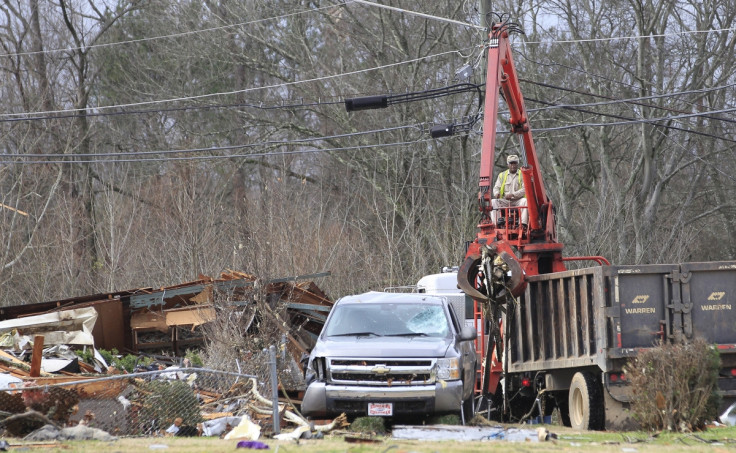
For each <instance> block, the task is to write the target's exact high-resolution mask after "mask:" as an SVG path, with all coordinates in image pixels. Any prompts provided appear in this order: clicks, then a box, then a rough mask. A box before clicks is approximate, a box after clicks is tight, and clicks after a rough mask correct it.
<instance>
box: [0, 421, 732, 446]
mask: <svg viewBox="0 0 736 453" xmlns="http://www.w3.org/2000/svg"><path fill="white" fill-rule="evenodd" d="M538 427H539V426H528V425H526V426H520V425H505V426H504V428H506V429H513V428H517V429H525V430H536V428H538ZM546 428H547V429H548V430H549V431H550V432H551V433H554V434H556V436H557V439H550V440H547V441H542V442H539V441H537V442H532V441H526V442H509V441H501V440H487V441H472V442H470V441H457V440H446V441H421V440H396V439H393V438H392V437H391V436H390V435H387V436H373V437H372V438H371V437H370V436H365V435H359V434H356V433H351V432H346V431H341V432H337V433H333V434H330V435H327V436H325V438H324V439H309V440H299V441H298V442H296V441H278V440H275V439H260V442H262V443H264V444H266V445H267V446H268V447H269V448H268V450H267V451H272V452H280V453H296V452H298V453H318V452H319V453H322V452H328V453H329V452H335V453H342V452H349V453H369V452H376V453H388V452H395V453H404V452H417V453H425V452H426V453H434V452H456V451H462V452H488V451H489V450H493V451H494V453H496V452H501V453H505V452H518V451H526V452H542V451H555V452H557V451H564V452H577V451H579V452H588V451H590V450H592V449H595V450H596V453H606V452H617V453H621V452H623V453H638V452H657V453H663V452H667V453H675V452H679V451H683V452H685V451H687V452H693V451H703V452H705V451H708V452H715V453H721V452H723V453H725V452H734V451H736V428H734V427H729V428H712V429H709V430H707V431H705V432H700V433H683V434H673V433H645V432H625V433H623V432H622V433H616V432H576V431H572V430H570V429H569V428H563V427H559V426H547V427H546ZM5 440H7V441H8V442H9V443H10V446H9V449H8V451H11V452H12V451H23V452H27V451H31V452H37V451H38V452H40V451H44V452H55V451H58V452H69V453H71V452H85V453H86V452H103V451H104V452H109V453H114V452H137V453H141V452H145V451H162V452H163V451H170V452H177V453H178V452H191V453H194V452H219V451H248V450H247V449H237V448H236V447H237V444H238V441H236V440H223V439H215V438H170V437H169V438H160V437H159V438H156V437H144V438H120V439H118V440H117V441H114V442H110V443H105V442H96V441H74V442H46V443H35V444H34V443H27V442H23V441H21V440H18V439H5Z"/></svg>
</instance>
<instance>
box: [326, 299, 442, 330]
mask: <svg viewBox="0 0 736 453" xmlns="http://www.w3.org/2000/svg"><path fill="white" fill-rule="evenodd" d="M449 333H450V329H449V322H448V319H447V316H446V315H445V311H444V310H443V309H442V306H440V305H426V304H421V303H417V304H359V305H357V304H356V305H339V306H337V307H335V308H334V313H333V314H332V317H331V318H330V322H329V323H328V324H327V326H325V335H326V336H328V337H334V336H345V337H347V336H351V335H354V336H356V337H360V336H370V337H373V336H397V337H446V336H447V335H449Z"/></svg>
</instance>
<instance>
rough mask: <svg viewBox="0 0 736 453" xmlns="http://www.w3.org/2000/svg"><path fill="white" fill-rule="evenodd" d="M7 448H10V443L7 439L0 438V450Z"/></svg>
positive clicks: (6, 449)
mask: <svg viewBox="0 0 736 453" xmlns="http://www.w3.org/2000/svg"><path fill="white" fill-rule="evenodd" d="M8 448H10V444H9V443H8V441H7V440H0V451H8Z"/></svg>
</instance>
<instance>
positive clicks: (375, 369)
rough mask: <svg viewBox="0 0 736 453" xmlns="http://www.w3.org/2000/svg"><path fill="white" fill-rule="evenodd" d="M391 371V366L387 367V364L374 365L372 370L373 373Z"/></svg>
mask: <svg viewBox="0 0 736 453" xmlns="http://www.w3.org/2000/svg"><path fill="white" fill-rule="evenodd" d="M389 371H391V368H389V367H387V366H385V365H378V366H375V367H373V369H372V370H371V373H374V374H388V373H389Z"/></svg>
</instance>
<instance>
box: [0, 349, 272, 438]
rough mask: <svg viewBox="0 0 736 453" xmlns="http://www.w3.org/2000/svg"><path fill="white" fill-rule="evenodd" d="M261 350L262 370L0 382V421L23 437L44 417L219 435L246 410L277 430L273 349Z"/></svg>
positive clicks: (138, 432) (124, 430) (172, 370)
mask: <svg viewBox="0 0 736 453" xmlns="http://www.w3.org/2000/svg"><path fill="white" fill-rule="evenodd" d="M261 354H262V355H263V356H264V358H267V359H268V360H267V361H265V363H266V364H267V365H268V369H264V370H259V372H258V373H257V374H258V375H260V376H261V377H260V378H259V377H258V376H256V375H251V374H244V373H237V372H227V371H219V370H214V369H207V368H181V367H169V368H167V369H163V370H156V371H147V372H140V373H131V374H119V375H114V376H106V377H94V376H92V377H89V376H86V377H83V376H63V377H53V378H49V377H40V378H37V379H36V380H35V381H34V380H26V381H24V382H23V383H19V384H13V385H11V386H10V387H8V388H0V424H2V425H4V428H5V430H6V433H7V434H8V435H10V436H12V437H23V436H25V435H26V434H28V433H30V432H32V431H33V430H35V429H37V428H40V427H41V426H43V425H44V424H47V423H48V422H49V421H50V422H52V423H54V424H56V425H58V426H70V425H78V424H84V425H87V426H89V427H94V428H99V429H102V430H104V431H107V432H108V433H110V434H112V435H116V436H158V435H177V436H199V435H203V436H221V435H224V434H225V433H226V432H228V431H229V430H230V429H232V428H233V427H235V426H237V425H238V424H239V423H240V421H241V418H242V417H243V416H248V417H249V418H250V419H251V420H253V421H254V422H255V423H257V424H258V425H260V426H261V427H262V428H263V429H264V430H267V431H271V430H272V431H273V432H274V433H278V432H279V423H278V420H279V417H278V412H277V410H278V409H277V408H278V404H277V403H278V394H277V389H278V386H277V385H276V383H277V379H278V378H277V372H276V349H275V347H273V346H272V347H271V348H269V350H263V352H262V353H261ZM260 371H263V373H261V372H260ZM264 376H267V378H264ZM60 381H64V382H60ZM274 414H275V415H276V416H275V417H274ZM274 421H275V422H274Z"/></svg>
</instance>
